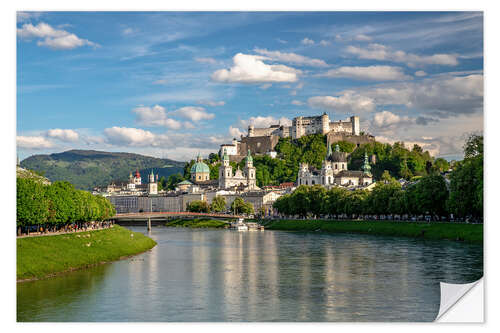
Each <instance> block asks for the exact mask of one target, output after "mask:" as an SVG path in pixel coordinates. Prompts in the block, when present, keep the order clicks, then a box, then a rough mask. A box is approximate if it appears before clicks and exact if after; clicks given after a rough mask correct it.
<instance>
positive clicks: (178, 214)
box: [112, 212, 244, 218]
mask: <svg viewBox="0 0 500 333" xmlns="http://www.w3.org/2000/svg"><path fill="white" fill-rule="evenodd" d="M153 215H154V216H205V217H225V218H242V217H244V216H242V215H230V214H219V213H195V212H142V213H120V214H116V215H115V216H113V217H112V218H124V217H147V216H153Z"/></svg>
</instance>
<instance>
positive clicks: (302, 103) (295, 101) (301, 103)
mask: <svg viewBox="0 0 500 333" xmlns="http://www.w3.org/2000/svg"><path fill="white" fill-rule="evenodd" d="M292 104H293V105H304V102H301V101H298V100H296V99H294V100H293V101H292Z"/></svg>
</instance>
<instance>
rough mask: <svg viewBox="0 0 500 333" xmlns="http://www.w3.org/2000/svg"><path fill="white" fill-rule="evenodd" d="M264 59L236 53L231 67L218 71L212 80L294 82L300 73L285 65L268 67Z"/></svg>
mask: <svg viewBox="0 0 500 333" xmlns="http://www.w3.org/2000/svg"><path fill="white" fill-rule="evenodd" d="M266 59H267V58H266V57H263V56H257V55H248V54H243V53H238V54H236V55H235V56H234V57H233V63H234V64H233V67H231V68H230V69H229V70H228V69H220V70H218V71H215V72H214V73H213V74H212V80H214V81H218V82H235V83H266V82H295V81H297V74H300V73H301V71H300V70H297V69H295V68H292V67H288V66H285V65H268V64H266V63H264V60H266Z"/></svg>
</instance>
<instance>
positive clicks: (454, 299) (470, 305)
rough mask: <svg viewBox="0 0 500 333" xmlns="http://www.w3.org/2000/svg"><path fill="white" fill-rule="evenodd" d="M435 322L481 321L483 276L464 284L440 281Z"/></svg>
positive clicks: (482, 317) (482, 318)
mask: <svg viewBox="0 0 500 333" xmlns="http://www.w3.org/2000/svg"><path fill="white" fill-rule="evenodd" d="M440 285H441V302H440V305H439V313H438V315H437V317H436V319H435V321H437V322H455V323H456V322H483V320H484V316H483V302H484V301H483V300H484V289H483V288H484V286H483V278H481V279H479V280H477V281H476V282H472V283H466V284H453V283H444V282H440Z"/></svg>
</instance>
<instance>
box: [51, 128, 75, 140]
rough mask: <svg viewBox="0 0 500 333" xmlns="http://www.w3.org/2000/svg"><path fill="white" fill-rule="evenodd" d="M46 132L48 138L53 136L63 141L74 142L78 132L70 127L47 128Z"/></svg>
mask: <svg viewBox="0 0 500 333" xmlns="http://www.w3.org/2000/svg"><path fill="white" fill-rule="evenodd" d="M46 134H47V136H48V137H50V138H55V139H58V140H60V141H64V142H76V141H78V139H79V135H78V133H77V132H76V131H74V130H72V129H60V128H54V129H50V130H48V131H47V133H46Z"/></svg>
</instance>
